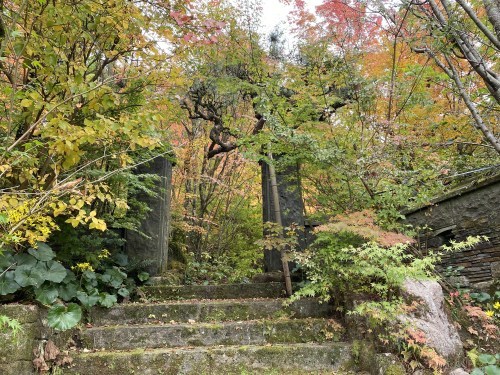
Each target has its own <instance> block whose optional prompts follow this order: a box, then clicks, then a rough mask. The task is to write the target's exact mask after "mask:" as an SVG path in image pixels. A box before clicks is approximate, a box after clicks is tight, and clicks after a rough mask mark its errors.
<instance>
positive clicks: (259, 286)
mask: <svg viewBox="0 0 500 375" xmlns="http://www.w3.org/2000/svg"><path fill="white" fill-rule="evenodd" d="M283 288H284V285H283V283H253V284H252V283H249V284H220V285H178V286H172V285H149V286H143V287H141V288H140V290H141V291H142V292H144V294H145V295H146V296H147V297H148V298H151V299H156V300H159V301H165V300H179V299H237V298H280V297H283V296H284V289H283Z"/></svg>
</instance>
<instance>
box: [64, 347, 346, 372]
mask: <svg viewBox="0 0 500 375" xmlns="http://www.w3.org/2000/svg"><path fill="white" fill-rule="evenodd" d="M71 356H72V357H73V359H74V361H73V365H72V366H73V367H72V368H70V369H64V370H63V372H62V373H63V374H73V375H76V374H79V375H84V374H99V375H117V374H119V375H125V374H141V375H159V374H163V375H170V374H171V375H177V374H179V375H190V374H196V375H214V374H220V375H222V374H225V375H233V374H234V375H242V374H259V375H281V374H287V375H305V374H323V375H326V374H338V375H340V374H345V372H344V371H343V367H347V365H348V362H349V360H350V358H351V348H350V345H349V344H346V343H329V344H288V345H270V346H253V345H251V346H230V347H215V348H205V347H204V348H191V349H188V348H178V349H151V350H143V349H141V350H134V351H126V352H95V353H79V354H71Z"/></svg>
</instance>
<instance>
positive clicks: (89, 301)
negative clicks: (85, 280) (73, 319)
mask: <svg viewBox="0 0 500 375" xmlns="http://www.w3.org/2000/svg"><path fill="white" fill-rule="evenodd" d="M76 298H78V300H79V301H80V302H81V303H82V305H83V306H85V307H87V308H88V307H92V306H95V305H96V303H97V302H99V298H100V297H99V294H98V293H97V290H96V289H94V290H93V291H92V292H91V293H90V294H87V293H85V292H83V291H78V292H76Z"/></svg>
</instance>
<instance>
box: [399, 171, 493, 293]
mask: <svg viewBox="0 0 500 375" xmlns="http://www.w3.org/2000/svg"><path fill="white" fill-rule="evenodd" d="M499 212H500V175H497V176H495V177H492V178H490V179H489V180H486V181H484V182H482V183H480V184H476V185H469V186H465V187H463V188H461V189H459V190H457V191H455V192H452V193H450V194H448V195H446V196H443V197H441V198H440V199H437V200H436V201H434V202H433V203H432V204H430V205H428V206H425V207H422V208H420V209H418V210H414V211H412V212H407V213H405V215H406V220H407V222H408V223H410V224H412V225H414V226H417V227H424V226H425V225H427V226H428V227H429V228H428V229H424V230H423V232H422V234H421V236H420V241H421V242H422V243H423V244H425V245H426V246H427V247H428V248H437V247H439V246H441V245H443V244H445V243H448V242H449V241H451V240H454V241H461V240H464V239H466V238H467V237H468V236H474V235H484V236H487V237H489V241H488V242H484V243H481V244H479V245H478V246H476V247H474V248H473V249H470V250H465V251H462V252H459V253H453V254H449V255H447V256H445V257H444V259H443V264H442V266H443V268H446V267H448V266H453V267H459V266H462V267H464V269H463V270H462V271H461V276H465V277H466V278H467V279H468V281H469V282H470V283H471V284H474V285H476V286H478V287H485V286H488V284H491V283H492V282H493V281H494V280H499V279H500V217H499Z"/></svg>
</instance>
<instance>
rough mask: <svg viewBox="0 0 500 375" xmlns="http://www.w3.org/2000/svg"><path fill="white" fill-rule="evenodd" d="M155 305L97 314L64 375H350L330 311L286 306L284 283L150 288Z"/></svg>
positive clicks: (346, 348)
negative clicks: (348, 374) (346, 369)
mask: <svg viewBox="0 0 500 375" xmlns="http://www.w3.org/2000/svg"><path fill="white" fill-rule="evenodd" d="M142 290H143V292H144V294H145V296H146V297H147V300H148V301H152V302H148V303H130V304H122V305H117V306H115V307H113V308H111V309H96V310H92V311H91V313H90V321H91V323H90V324H89V325H88V326H87V328H85V329H83V330H82V331H80V333H79V337H78V339H77V346H78V349H74V350H72V351H70V356H71V357H72V358H73V363H72V365H71V367H70V368H65V369H62V372H61V373H63V374H79V375H87V374H90V375H94V374H98V375H115V374H120V375H126V374H141V375H149V374H154V375H159V374H172V375H173V374H197V375H205V374H206V375H211V374H238V375H244V374H269V375H280V374H345V373H346V372H345V371H344V370H343V369H344V368H346V367H347V365H348V363H349V361H350V358H351V355H350V353H351V348H350V345H349V344H347V343H345V342H342V341H341V340H342V339H343V335H344V332H343V328H342V326H341V325H340V324H339V323H337V322H336V321H335V320H333V319H331V315H332V314H331V311H330V308H329V307H328V306H327V305H325V304H319V303H318V302H317V301H316V300H314V299H303V300H300V301H297V302H295V303H293V304H291V305H289V306H287V307H284V306H283V302H284V301H285V299H284V298H283V290H282V284H281V283H266V284H241V285H217V286H180V287H173V286H165V285H161V284H160V285H153V286H148V287H144V288H143V289H142Z"/></svg>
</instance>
